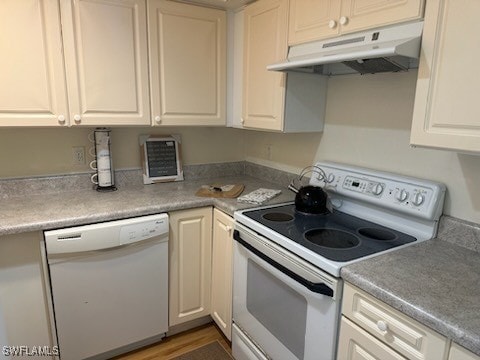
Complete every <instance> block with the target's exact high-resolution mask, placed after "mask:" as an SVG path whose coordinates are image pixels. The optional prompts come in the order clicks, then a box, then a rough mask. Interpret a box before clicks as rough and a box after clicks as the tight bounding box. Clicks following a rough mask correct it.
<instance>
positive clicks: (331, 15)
mask: <svg viewBox="0 0 480 360" xmlns="http://www.w3.org/2000/svg"><path fill="white" fill-rule="evenodd" d="M340 8H341V2H340V1H338V0H328V1H325V0H290V15H289V16H290V17H289V28H288V44H289V45H294V44H299V43H304V42H308V41H313V40H318V39H323V38H328V37H333V36H335V35H337V34H338V33H339V29H340V26H339V25H338V19H339V18H340Z"/></svg>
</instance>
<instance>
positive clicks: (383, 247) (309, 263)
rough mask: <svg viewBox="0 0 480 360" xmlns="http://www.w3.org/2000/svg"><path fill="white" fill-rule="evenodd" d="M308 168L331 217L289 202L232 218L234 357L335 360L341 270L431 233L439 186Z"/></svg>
mask: <svg viewBox="0 0 480 360" xmlns="http://www.w3.org/2000/svg"><path fill="white" fill-rule="evenodd" d="M313 170H314V176H312V178H311V180H310V184H311V185H315V186H322V187H323V188H324V189H325V190H326V191H327V192H328V194H329V197H330V199H331V202H332V205H333V207H334V210H333V211H332V212H331V213H329V214H326V215H323V214H321V215H312V214H302V213H299V212H297V211H296V210H295V205H294V204H292V203H288V204H280V205H273V206H265V207H260V208H257V209H250V210H243V211H238V212H235V214H234V217H235V219H236V225H235V231H234V238H235V240H236V241H235V245H234V300H233V321H234V330H233V335H232V348H233V355H234V357H235V358H236V359H248V360H254V359H264V358H273V359H275V360H297V359H305V360H313V359H316V360H333V359H335V355H336V339H337V333H338V323H339V317H340V304H341V299H342V280H341V278H340V270H341V268H342V267H343V266H345V265H347V264H351V263H353V262H356V261H359V260H362V259H365V258H368V257H372V256H376V255H378V254H381V253H385V252H387V251H394V250H395V249H399V248H402V247H405V246H409V245H411V244H414V243H416V242H418V241H425V240H427V239H430V238H432V237H434V236H435V234H436V229H437V225H438V220H439V217H440V215H441V213H442V209H443V201H444V196H445V186H444V185H442V184H440V183H436V182H433V181H427V180H422V179H416V178H411V177H405V176H400V175H397V174H391V173H385V172H379V171H374V170H369V169H362V168H358V167H353V166H348V165H342V164H335V163H327V162H321V163H317V164H316V165H315V166H314V167H313Z"/></svg>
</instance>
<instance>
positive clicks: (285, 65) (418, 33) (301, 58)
mask: <svg viewBox="0 0 480 360" xmlns="http://www.w3.org/2000/svg"><path fill="white" fill-rule="evenodd" d="M422 30H423V22H422V21H419V22H414V23H407V24H401V25H396V26H391V27H385V28H377V29H374V30H368V31H363V32H359V33H353V34H348V35H344V36H340V37H337V38H333V39H328V40H323V41H315V42H310V43H306V44H301V45H295V46H291V47H290V48H289V51H288V57H287V60H286V61H284V62H281V63H277V64H272V65H268V66H267V69H268V70H274V71H302V72H306V71H307V72H314V73H322V74H325V75H336V74H343V73H349V72H359V73H361V74H366V73H376V72H389V71H404V70H408V69H409V68H411V67H416V66H417V65H418V57H419V56H420V43H421V37H422ZM347 69H348V70H347ZM352 70H353V71H352Z"/></svg>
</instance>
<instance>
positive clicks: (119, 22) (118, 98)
mask: <svg viewBox="0 0 480 360" xmlns="http://www.w3.org/2000/svg"><path fill="white" fill-rule="evenodd" d="M61 15H62V31H63V45H64V49H65V65H66V73H67V84H68V95H69V105H70V116H71V119H70V123H71V124H72V125H107V126H108V125H147V124H150V110H149V93H148V60H147V56H148V52H147V24H146V5H145V1H144V0H75V1H71V0H61Z"/></svg>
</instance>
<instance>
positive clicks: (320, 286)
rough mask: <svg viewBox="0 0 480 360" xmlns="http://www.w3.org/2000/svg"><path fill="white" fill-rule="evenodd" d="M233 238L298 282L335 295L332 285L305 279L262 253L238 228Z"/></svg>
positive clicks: (314, 290)
mask: <svg viewBox="0 0 480 360" xmlns="http://www.w3.org/2000/svg"><path fill="white" fill-rule="evenodd" d="M233 238H234V239H235V240H236V241H238V243H240V244H241V245H242V246H243V247H245V248H246V249H248V250H249V251H251V252H252V253H254V254H255V255H256V256H258V257H259V258H261V259H262V260H264V261H266V262H267V263H269V264H270V265H272V266H273V267H274V268H275V269H277V270H279V271H281V272H282V273H284V274H285V275H287V276H289V277H290V278H292V279H293V280H295V281H296V282H298V283H300V284H302V285H303V286H305V287H306V288H307V289H308V290H310V291H312V292H314V293H317V294H322V295H325V296H329V297H333V290H332V289H331V288H330V287H328V286H327V285H326V284H324V283H314V282H311V281H309V280H307V279H304V278H303V277H301V276H300V275H298V274H296V273H294V272H293V271H291V270H290V269H287V268H286V267H285V266H283V265H282V264H279V263H278V262H276V261H275V260H272V259H270V258H269V257H268V256H267V255H265V254H264V253H262V252H261V251H259V250H258V249H256V248H255V247H254V246H252V245H251V244H249V243H248V242H246V241H245V240H243V239H242V238H241V237H240V232H239V231H238V230H235V231H234V232H233Z"/></svg>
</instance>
